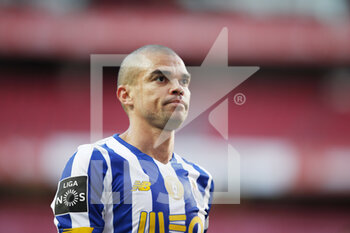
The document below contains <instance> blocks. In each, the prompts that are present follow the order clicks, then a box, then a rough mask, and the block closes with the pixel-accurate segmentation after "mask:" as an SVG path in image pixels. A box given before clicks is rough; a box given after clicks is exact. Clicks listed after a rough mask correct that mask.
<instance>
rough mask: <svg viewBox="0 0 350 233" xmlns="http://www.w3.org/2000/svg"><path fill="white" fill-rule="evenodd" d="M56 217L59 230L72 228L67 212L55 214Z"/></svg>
mask: <svg viewBox="0 0 350 233" xmlns="http://www.w3.org/2000/svg"><path fill="white" fill-rule="evenodd" d="M56 219H57V220H58V224H57V228H58V229H59V230H60V232H61V231H62V230H63V229H66V228H72V220H71V218H70V215H69V214H65V215H60V216H56Z"/></svg>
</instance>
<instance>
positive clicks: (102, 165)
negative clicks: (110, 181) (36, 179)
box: [88, 149, 107, 228]
mask: <svg viewBox="0 0 350 233" xmlns="http://www.w3.org/2000/svg"><path fill="white" fill-rule="evenodd" d="M106 173H107V163H106V161H105V159H104V157H103V155H102V153H101V152H100V151H99V150H97V149H94V150H93V151H92V154H91V158H90V163H89V168H88V177H89V182H88V184H89V190H88V194H89V195H88V203H89V220H90V227H93V228H103V227H104V225H105V222H104V220H103V216H102V212H103V209H104V205H103V203H101V201H100V200H101V197H102V193H103V180H104V178H105V176H106Z"/></svg>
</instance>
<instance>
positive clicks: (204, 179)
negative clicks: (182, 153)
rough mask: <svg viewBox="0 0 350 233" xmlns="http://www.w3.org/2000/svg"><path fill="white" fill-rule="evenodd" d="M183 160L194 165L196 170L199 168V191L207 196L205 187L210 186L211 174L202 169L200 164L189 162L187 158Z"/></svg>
mask: <svg viewBox="0 0 350 233" xmlns="http://www.w3.org/2000/svg"><path fill="white" fill-rule="evenodd" d="M182 159H183V161H185V162H186V163H187V164H189V165H190V166H192V167H193V168H194V169H195V170H197V171H198V172H199V174H200V175H199V177H198V179H197V183H198V184H199V185H198V189H199V191H200V192H201V193H202V196H203V197H204V196H205V188H206V187H207V186H208V182H209V175H208V174H207V173H206V172H205V171H204V170H203V169H201V168H200V167H199V166H197V165H196V164H194V163H191V162H188V161H187V160H185V159H184V158H182Z"/></svg>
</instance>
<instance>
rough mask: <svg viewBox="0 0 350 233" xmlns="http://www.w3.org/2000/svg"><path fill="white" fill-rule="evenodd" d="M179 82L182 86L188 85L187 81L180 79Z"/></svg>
mask: <svg viewBox="0 0 350 233" xmlns="http://www.w3.org/2000/svg"><path fill="white" fill-rule="evenodd" d="M180 82H181V84H182V85H187V84H188V83H189V80H188V79H181V81H180Z"/></svg>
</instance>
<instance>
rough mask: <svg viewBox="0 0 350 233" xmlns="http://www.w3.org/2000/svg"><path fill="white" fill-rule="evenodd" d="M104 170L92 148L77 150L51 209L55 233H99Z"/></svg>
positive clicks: (101, 158) (105, 166) (66, 170)
mask: <svg viewBox="0 0 350 233" xmlns="http://www.w3.org/2000/svg"><path fill="white" fill-rule="evenodd" d="M107 170H108V167H107V163H106V160H105V158H104V157H103V155H102V153H101V152H100V151H99V150H98V149H97V148H94V147H93V146H92V145H83V146H80V147H79V148H78V150H77V152H76V153H75V154H74V155H73V156H72V157H71V158H70V159H69V161H68V162H67V164H66V166H65V168H64V171H63V173H62V177H61V179H60V181H59V183H58V187H57V192H56V195H55V198H54V200H53V202H52V204H51V208H52V210H53V213H54V215H55V218H54V223H55V225H56V227H57V231H58V232H59V233H63V232H64V233H78V232H79V233H102V232H103V230H104V227H105V221H104V208H105V205H104V203H103V202H102V201H101V199H102V195H103V190H104V188H105V187H104V186H105V185H106V184H104V182H103V181H104V178H105V175H106V172H107Z"/></svg>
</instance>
